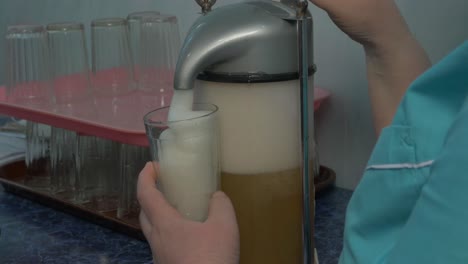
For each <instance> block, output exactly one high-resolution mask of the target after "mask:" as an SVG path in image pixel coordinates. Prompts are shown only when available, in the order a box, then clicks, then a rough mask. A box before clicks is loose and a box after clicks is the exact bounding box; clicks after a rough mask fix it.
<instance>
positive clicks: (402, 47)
mask: <svg viewBox="0 0 468 264" xmlns="http://www.w3.org/2000/svg"><path fill="white" fill-rule="evenodd" d="M365 53H366V64H367V79H368V82H369V97H370V99H371V104H372V110H373V118H374V126H375V130H376V132H377V134H379V133H380V131H381V130H382V128H384V127H386V126H388V125H389V124H390V123H391V121H392V119H393V116H394V115H395V112H396V109H397V107H398V105H399V103H400V101H401V99H402V97H403V95H404V94H405V92H406V90H407V88H408V86H409V85H410V84H411V82H413V81H414V80H415V79H416V78H417V77H418V76H419V75H420V74H421V73H423V72H424V71H425V70H427V69H428V68H429V67H430V65H431V63H430V61H429V58H428V57H427V54H426V53H425V51H424V50H423V48H422V47H421V45H419V43H418V42H417V41H416V40H415V39H414V38H413V36H412V35H411V34H410V33H409V32H408V33H407V34H406V35H404V36H402V37H401V38H399V39H397V40H394V42H388V43H382V44H380V45H379V46H378V47H366V48H365Z"/></svg>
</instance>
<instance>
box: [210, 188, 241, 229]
mask: <svg viewBox="0 0 468 264" xmlns="http://www.w3.org/2000/svg"><path fill="white" fill-rule="evenodd" d="M206 222H207V223H211V224H221V225H227V226H229V228H237V221H236V212H235V211H234V207H233V206H232V203H231V200H230V199H229V197H227V195H226V194H225V193H223V192H221V191H218V192H215V193H214V194H213V196H212V197H211V201H210V207H209V211H208V218H207V220H206Z"/></svg>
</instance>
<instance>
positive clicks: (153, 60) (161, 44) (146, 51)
mask: <svg viewBox="0 0 468 264" xmlns="http://www.w3.org/2000/svg"><path fill="white" fill-rule="evenodd" d="M140 47H141V48H140V58H141V59H140V65H139V69H140V82H139V89H140V90H143V91H146V92H156V93H164V92H165V91H169V90H172V88H173V79H174V71H175V66H176V63H177V57H178V54H179V48H180V35H179V27H178V24H177V18H176V17H175V16H170V15H159V16H148V17H143V18H142V20H141V46H140Z"/></svg>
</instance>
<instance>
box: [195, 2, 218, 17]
mask: <svg viewBox="0 0 468 264" xmlns="http://www.w3.org/2000/svg"><path fill="white" fill-rule="evenodd" d="M195 2H197V4H198V5H199V6H201V8H202V13H203V14H206V13H208V12H210V11H211V7H212V6H213V5H214V4H215V3H216V0H195Z"/></svg>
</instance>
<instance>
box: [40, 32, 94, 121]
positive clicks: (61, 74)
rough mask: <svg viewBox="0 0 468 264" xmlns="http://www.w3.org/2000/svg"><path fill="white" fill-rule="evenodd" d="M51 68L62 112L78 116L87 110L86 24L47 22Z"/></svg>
mask: <svg viewBox="0 0 468 264" xmlns="http://www.w3.org/2000/svg"><path fill="white" fill-rule="evenodd" d="M47 36H48V40H49V54H50V62H51V63H50V68H51V76H52V84H53V89H52V90H53V92H54V95H55V100H56V105H57V106H58V111H59V112H60V113H62V114H69V115H77V114H78V113H79V112H80V111H84V109H82V108H89V106H88V107H80V103H82V102H83V101H89V97H90V96H91V86H90V80H89V66H88V54H87V51H86V40H85V36H84V26H83V24H81V23H53V24H49V25H47Z"/></svg>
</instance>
